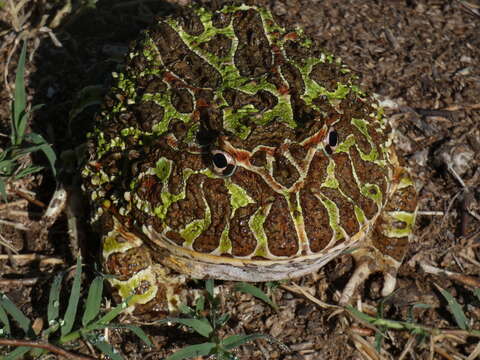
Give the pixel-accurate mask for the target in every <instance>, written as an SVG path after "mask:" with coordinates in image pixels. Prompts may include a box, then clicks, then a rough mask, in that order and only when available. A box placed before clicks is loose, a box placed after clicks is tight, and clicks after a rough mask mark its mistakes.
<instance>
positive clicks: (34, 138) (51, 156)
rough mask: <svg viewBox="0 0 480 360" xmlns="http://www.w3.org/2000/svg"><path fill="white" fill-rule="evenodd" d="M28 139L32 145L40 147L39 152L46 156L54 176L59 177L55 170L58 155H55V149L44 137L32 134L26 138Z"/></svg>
mask: <svg viewBox="0 0 480 360" xmlns="http://www.w3.org/2000/svg"><path fill="white" fill-rule="evenodd" d="M26 138H27V139H28V140H29V141H31V142H32V143H34V144H36V145H39V150H41V151H42V152H43V153H44V154H45V156H46V158H47V160H48V162H49V164H50V168H51V169H52V173H53V176H57V169H56V168H55V162H56V161H57V154H55V151H53V148H52V147H51V146H50V144H49V143H48V142H47V141H46V140H45V139H44V137H43V136H42V135H40V134H37V133H30V134H28V135H27V136H26Z"/></svg>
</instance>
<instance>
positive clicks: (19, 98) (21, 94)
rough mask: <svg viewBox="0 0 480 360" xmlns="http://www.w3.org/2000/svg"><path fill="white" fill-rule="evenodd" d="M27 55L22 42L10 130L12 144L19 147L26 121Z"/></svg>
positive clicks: (24, 43) (24, 44)
mask: <svg viewBox="0 0 480 360" xmlns="http://www.w3.org/2000/svg"><path fill="white" fill-rule="evenodd" d="M26 55H27V42H26V41H24V42H23V46H22V51H21V52H20V58H19V59H18V65H17V72H16V75H15V95H14V96H15V98H14V101H13V114H12V116H13V119H12V120H13V128H12V144H13V145H19V144H20V143H21V142H22V139H23V135H24V134H25V129H26V127H27V121H26V119H25V117H23V114H25V106H26V104H27V96H26V92H25V58H26Z"/></svg>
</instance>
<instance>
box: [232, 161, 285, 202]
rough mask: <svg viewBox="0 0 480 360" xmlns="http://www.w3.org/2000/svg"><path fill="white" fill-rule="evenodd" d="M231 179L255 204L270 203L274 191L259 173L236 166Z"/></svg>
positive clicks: (273, 196) (274, 194)
mask: <svg viewBox="0 0 480 360" xmlns="http://www.w3.org/2000/svg"><path fill="white" fill-rule="evenodd" d="M231 179H232V182H233V183H235V184H236V185H238V186H240V187H241V188H242V189H244V190H245V191H246V192H247V194H248V195H249V196H250V197H251V198H252V199H253V200H254V201H255V203H256V204H257V206H262V205H265V204H269V203H271V202H272V201H273V200H274V198H275V196H276V193H275V192H274V191H273V190H272V189H271V188H270V186H268V185H267V184H266V183H265V181H264V180H263V179H262V177H261V176H260V175H257V174H255V173H253V172H250V171H247V170H245V169H243V168H241V167H239V168H237V170H236V171H235V173H234V174H233V175H232V176H231ZM237 211H238V210H237Z"/></svg>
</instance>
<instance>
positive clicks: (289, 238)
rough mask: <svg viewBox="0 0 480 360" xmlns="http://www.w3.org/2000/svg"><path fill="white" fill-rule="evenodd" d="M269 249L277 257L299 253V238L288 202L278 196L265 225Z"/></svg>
mask: <svg viewBox="0 0 480 360" xmlns="http://www.w3.org/2000/svg"><path fill="white" fill-rule="evenodd" d="M263 228H264V230H265V234H266V236H267V239H268V248H269V250H270V252H271V253H272V254H273V255H276V256H293V255H295V254H296V253H297V251H298V238H297V233H296V231H295V226H294V224H293V220H292V218H291V216H290V210H289V208H288V204H287V201H286V200H285V198H284V197H283V196H280V195H277V196H276V198H275V201H274V202H273V204H272V207H271V209H270V212H269V213H268V216H267V218H266V219H265V222H264V224H263Z"/></svg>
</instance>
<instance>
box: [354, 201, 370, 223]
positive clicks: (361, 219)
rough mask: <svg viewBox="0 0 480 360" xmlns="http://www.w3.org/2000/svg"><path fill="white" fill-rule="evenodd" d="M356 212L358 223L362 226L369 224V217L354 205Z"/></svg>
mask: <svg viewBox="0 0 480 360" xmlns="http://www.w3.org/2000/svg"><path fill="white" fill-rule="evenodd" d="M354 211H355V217H356V218H357V221H358V223H359V224H360V226H362V225H363V224H365V223H366V222H367V217H366V216H365V213H364V212H363V210H362V209H361V208H360V207H359V206H358V205H354Z"/></svg>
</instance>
